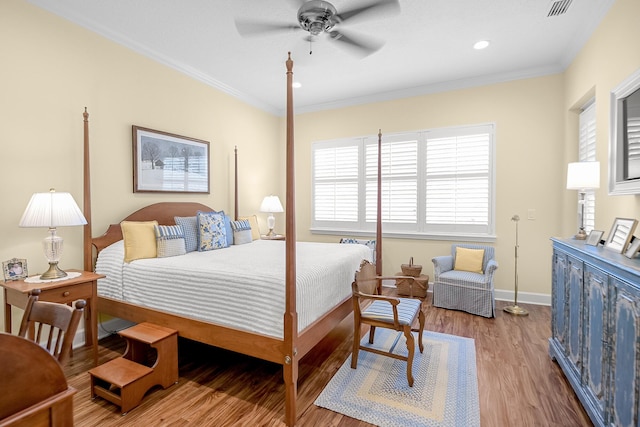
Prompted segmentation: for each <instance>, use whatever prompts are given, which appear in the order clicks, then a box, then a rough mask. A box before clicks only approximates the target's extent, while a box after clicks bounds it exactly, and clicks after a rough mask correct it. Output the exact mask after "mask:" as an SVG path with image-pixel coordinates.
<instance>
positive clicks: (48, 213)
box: [20, 188, 87, 280]
mask: <svg viewBox="0 0 640 427" xmlns="http://www.w3.org/2000/svg"><path fill="white" fill-rule="evenodd" d="M86 223H87V220H86V219H85V217H84V215H83V214H82V211H81V210H80V208H79V207H78V205H77V204H76V202H75V200H73V197H72V196H71V194H69V193H58V192H56V191H55V190H54V189H53V188H52V189H51V190H50V191H49V192H48V193H35V194H34V195H33V196H31V200H30V201H29V204H28V205H27V208H26V209H25V211H24V213H23V214H22V219H21V220H20V227H43V228H44V227H46V228H48V229H49V235H48V236H47V237H46V238H45V239H44V240H43V242H42V247H43V250H44V255H45V257H46V258H47V260H48V261H49V269H48V270H47V271H45V272H44V273H43V274H42V276H40V279H42V280H49V279H59V278H62V277H66V276H67V273H65V272H64V271H62V270H61V269H60V268H59V267H58V261H60V257H61V256H62V243H63V240H62V237H60V236H58V235H57V234H56V228H57V227H68V226H75V225H85V224H86Z"/></svg>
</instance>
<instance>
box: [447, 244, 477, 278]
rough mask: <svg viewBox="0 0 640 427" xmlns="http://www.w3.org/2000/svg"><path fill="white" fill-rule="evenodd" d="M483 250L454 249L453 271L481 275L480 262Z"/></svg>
mask: <svg viewBox="0 0 640 427" xmlns="http://www.w3.org/2000/svg"><path fill="white" fill-rule="evenodd" d="M483 258H484V249H469V248H461V247H457V248H456V263H455V264H454V266H453V269H454V270H459V271H470V272H472V273H480V274H482V260H483Z"/></svg>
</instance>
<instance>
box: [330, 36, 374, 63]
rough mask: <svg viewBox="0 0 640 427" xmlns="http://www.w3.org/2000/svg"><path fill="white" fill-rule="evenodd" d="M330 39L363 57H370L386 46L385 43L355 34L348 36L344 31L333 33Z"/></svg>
mask: <svg viewBox="0 0 640 427" xmlns="http://www.w3.org/2000/svg"><path fill="white" fill-rule="evenodd" d="M329 37H330V38H331V40H333V41H336V42H339V44H340V45H341V46H343V47H345V48H349V49H351V50H352V51H354V52H356V54H358V55H359V56H362V57H365V56H369V55H371V54H372V53H374V52H376V51H378V50H380V48H381V47H382V46H384V42H381V41H378V40H373V39H371V38H370V37H360V36H354V35H353V34H349V35H346V34H345V33H344V31H331V32H330V33H329Z"/></svg>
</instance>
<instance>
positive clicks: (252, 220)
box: [238, 215, 260, 240]
mask: <svg viewBox="0 0 640 427" xmlns="http://www.w3.org/2000/svg"><path fill="white" fill-rule="evenodd" d="M238 219H246V220H247V221H249V225H250V226H251V240H258V239H259V238H260V227H258V217H257V216H255V215H251V216H241V217H239V218H238Z"/></svg>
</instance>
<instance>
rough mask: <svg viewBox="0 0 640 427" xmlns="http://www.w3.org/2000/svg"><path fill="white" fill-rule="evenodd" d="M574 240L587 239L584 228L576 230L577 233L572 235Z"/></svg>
mask: <svg viewBox="0 0 640 427" xmlns="http://www.w3.org/2000/svg"><path fill="white" fill-rule="evenodd" d="M573 237H574V238H575V239H576V240H587V232H586V231H584V228H581V229H580V230H578V234H576V235H575V236H573Z"/></svg>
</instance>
